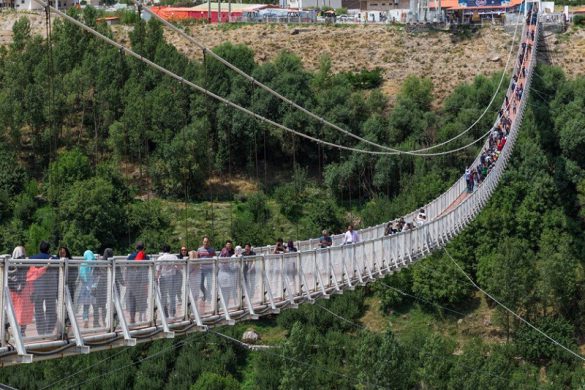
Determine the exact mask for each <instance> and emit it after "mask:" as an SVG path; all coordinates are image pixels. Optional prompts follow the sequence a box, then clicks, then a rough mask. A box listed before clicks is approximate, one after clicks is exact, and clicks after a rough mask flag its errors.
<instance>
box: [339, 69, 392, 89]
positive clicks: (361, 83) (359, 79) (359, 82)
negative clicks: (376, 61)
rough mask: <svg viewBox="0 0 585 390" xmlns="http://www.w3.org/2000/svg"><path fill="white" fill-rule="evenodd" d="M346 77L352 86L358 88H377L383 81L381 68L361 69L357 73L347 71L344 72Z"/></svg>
mask: <svg viewBox="0 0 585 390" xmlns="http://www.w3.org/2000/svg"><path fill="white" fill-rule="evenodd" d="M346 78H347V81H348V82H349V83H350V84H351V85H352V86H353V87H354V88H359V89H373V88H378V87H379V86H380V85H382V81H384V79H383V77H382V69H381V68H376V69H373V70H366V69H362V70H361V71H359V72H357V73H354V72H349V73H347V74H346Z"/></svg>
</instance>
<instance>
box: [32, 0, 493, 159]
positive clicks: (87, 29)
mask: <svg viewBox="0 0 585 390" xmlns="http://www.w3.org/2000/svg"><path fill="white" fill-rule="evenodd" d="M35 1H36V2H37V3H39V4H41V5H42V6H44V7H47V5H46V3H45V2H43V1H42V0H35ZM48 7H49V8H50V9H51V10H52V11H53V12H55V13H56V14H57V15H59V16H61V17H62V18H64V19H66V20H67V21H69V22H70V23H72V24H75V25H76V26H78V27H80V28H81V29H83V30H85V31H87V32H89V33H90V34H92V35H94V36H95V37H97V38H99V39H101V40H103V41H104V42H106V43H108V44H109V45H112V46H114V47H116V48H118V49H119V50H121V51H123V52H125V53H126V54H128V55H130V56H132V57H134V58H136V59H137V60H139V61H142V62H144V63H145V64H147V65H148V66H150V67H152V68H154V69H156V70H158V71H160V72H162V73H164V74H166V75H167V76H170V77H171V78H174V79H175V80H177V81H179V82H181V83H184V84H186V85H188V86H189V87H191V88H193V89H195V90H197V91H199V92H201V93H203V94H205V95H207V96H209V97H212V98H214V99H216V100H218V101H220V102H222V103H224V104H226V105H228V106H230V107H232V108H235V109H236V110H239V111H242V112H243V113H245V114H248V115H251V116H253V117H254V118H256V119H258V120H260V121H262V122H266V123H268V124H270V125H272V126H274V127H277V128H279V129H282V130H284V131H287V132H290V133H293V134H296V135H298V136H300V137H302V138H305V139H308V140H311V141H313V142H317V143H320V144H323V145H326V146H329V147H333V148H338V149H344V150H349V151H352V152H357V153H366V154H373V155H395V154H398V153H395V152H381V151H371V150H365V149H358V148H353V147H348V146H343V145H338V144H335V143H332V142H328V141H324V140H321V139H319V138H316V137H312V136H310V135H308V134H305V133H302V132H299V131H297V130H294V129H291V128H289V127H287V126H284V125H282V124H280V123H277V122H274V121H272V120H270V119H268V118H266V117H263V116H261V115H259V114H257V113H255V112H253V111H250V110H248V109H247V108H244V107H242V106H240V105H238V104H236V103H233V102H232V101H230V100H228V99H226V98H223V97H221V96H219V95H217V94H215V93H213V92H211V91H209V90H207V89H206V88H203V87H201V86H199V85H197V84H194V83H193V82H191V81H189V80H186V79H184V78H183V77H181V76H178V75H177V74H175V73H173V72H171V71H170V70H168V69H166V68H164V67H162V66H160V65H158V64H156V63H154V62H152V61H150V60H149V59H147V58H144V57H143V56H142V55H140V54H138V53H136V52H134V51H133V50H131V49H129V48H127V47H125V46H124V45H121V44H119V43H117V42H115V41H114V40H112V39H110V38H108V37H106V36H105V35H103V34H101V33H99V32H98V31H96V30H94V29H93V28H91V27H89V26H87V25H85V24H84V23H82V22H80V21H79V20H77V19H75V18H73V17H71V16H69V15H67V14H65V13H63V12H61V11H59V10H58V9H56V8H54V7H52V6H48ZM490 131H491V130H490ZM488 134H489V131H488V132H486V133H485V134H484V135H482V136H481V137H479V138H478V139H476V140H474V141H472V142H470V143H468V144H467V145H465V146H462V147H459V148H456V149H453V150H449V151H443V152H437V153H412V155H415V156H428V157H430V156H441V155H446V154H450V153H455V152H458V151H461V150H463V149H466V148H468V147H470V146H472V145H474V144H476V143H477V142H479V141H481V140H482V139H483V138H485V137H486V136H487V135H488Z"/></svg>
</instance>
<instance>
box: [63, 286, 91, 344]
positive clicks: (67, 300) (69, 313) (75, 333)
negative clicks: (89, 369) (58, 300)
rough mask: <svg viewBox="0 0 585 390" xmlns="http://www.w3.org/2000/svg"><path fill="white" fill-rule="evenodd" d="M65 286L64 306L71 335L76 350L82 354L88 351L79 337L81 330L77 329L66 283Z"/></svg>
mask: <svg viewBox="0 0 585 390" xmlns="http://www.w3.org/2000/svg"><path fill="white" fill-rule="evenodd" d="M65 287H66V288H65V308H66V309H67V317H69V323H70V324H71V329H73V337H75V344H76V345H77V352H79V353H82V354H86V353H89V347H88V346H87V345H85V343H84V341H83V337H81V332H80V331H79V325H78V324H77V319H76V318H75V310H73V300H72V299H71V294H70V293H69V288H67V285H65Z"/></svg>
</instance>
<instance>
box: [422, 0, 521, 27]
mask: <svg viewBox="0 0 585 390" xmlns="http://www.w3.org/2000/svg"><path fill="white" fill-rule="evenodd" d="M523 2H524V0H434V1H429V9H430V10H439V9H440V10H441V11H442V12H444V13H445V16H446V17H447V19H448V20H452V21H459V22H462V23H467V22H471V21H473V22H477V21H480V20H481V19H486V18H489V19H493V18H498V17H501V15H504V14H505V13H507V12H515V11H519V10H520V8H521V6H522V3H523ZM439 7H440V8H439Z"/></svg>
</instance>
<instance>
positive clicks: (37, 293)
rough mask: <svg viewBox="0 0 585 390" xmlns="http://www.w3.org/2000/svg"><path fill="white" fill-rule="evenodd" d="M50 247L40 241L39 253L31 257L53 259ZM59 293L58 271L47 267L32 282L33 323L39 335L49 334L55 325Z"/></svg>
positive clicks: (45, 242) (55, 268)
mask: <svg viewBox="0 0 585 390" xmlns="http://www.w3.org/2000/svg"><path fill="white" fill-rule="evenodd" d="M50 250H51V245H50V244H49V243H48V242H47V241H41V243H40V245H39V253H37V254H36V255H34V256H31V257H30V259H35V260H51V259H54V257H52V256H51V255H50V254H49V251H50ZM58 291H59V269H58V268H57V267H52V268H51V267H48V268H47V270H46V272H44V274H43V275H42V276H40V277H39V278H38V279H37V280H36V281H35V282H34V292H33V301H34V304H35V322H36V327H37V332H38V334H39V335H45V334H50V333H52V332H53V330H54V329H55V325H56V324H57V295H58Z"/></svg>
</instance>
